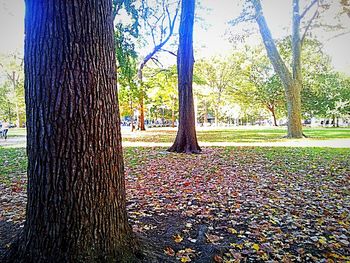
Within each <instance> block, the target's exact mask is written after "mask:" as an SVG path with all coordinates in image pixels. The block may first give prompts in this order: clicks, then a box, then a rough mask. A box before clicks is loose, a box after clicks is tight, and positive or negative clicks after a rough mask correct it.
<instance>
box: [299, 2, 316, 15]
mask: <svg viewBox="0 0 350 263" xmlns="http://www.w3.org/2000/svg"><path fill="white" fill-rule="evenodd" d="M316 3H317V5H319V0H313V1H312V2H311V3H310V4H309V5H308V6H307V7H306V8H305V10H304V11H303V12H302V13H301V15H300V19H303V17H304V16H305V15H306V14H307V12H309V10H310V9H311V8H312V7H313V6H314V5H315V4H316Z"/></svg>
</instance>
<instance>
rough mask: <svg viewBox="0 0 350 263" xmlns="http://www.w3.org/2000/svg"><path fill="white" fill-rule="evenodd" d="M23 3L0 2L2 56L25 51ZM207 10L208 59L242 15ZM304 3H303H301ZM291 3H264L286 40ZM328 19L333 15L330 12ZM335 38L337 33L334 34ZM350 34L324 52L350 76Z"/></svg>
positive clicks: (202, 37)
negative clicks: (230, 25)
mask: <svg viewBox="0 0 350 263" xmlns="http://www.w3.org/2000/svg"><path fill="white" fill-rule="evenodd" d="M23 2H24V1H23V0H0V36H1V37H0V53H8V52H12V51H14V50H19V51H22V50H23V36H24V33H23V32H24V25H23V24H24V23H23V20H24V3H23ZM200 2H201V6H202V7H205V8H204V9H198V10H197V12H198V15H199V16H200V17H202V18H203V19H204V20H205V21H206V22H205V24H206V25H205V29H204V28H203V25H199V24H197V25H195V32H194V38H195V47H196V49H197V56H200V57H209V56H212V55H215V54H227V53H228V52H229V51H231V50H232V49H233V46H232V44H230V43H229V41H228V40H227V37H225V32H226V30H227V29H228V25H227V22H228V21H229V20H231V19H233V18H235V17H237V16H238V15H239V13H240V10H241V8H242V6H241V5H240V4H239V3H240V1H238V0H200ZM301 2H303V1H301ZM290 10H291V0H265V1H263V11H264V13H265V16H266V19H267V22H268V24H269V26H270V28H271V31H272V34H273V35H274V37H279V38H280V37H283V36H285V35H287V34H288V33H289V32H290V31H289V28H290V24H291V12H290ZM328 15H329V19H330V20H331V18H332V16H333V14H332V12H331V11H330V13H329V14H328ZM343 22H344V25H345V26H346V27H348V28H349V29H350V19H349V18H347V19H345V20H344V21H343ZM318 34H319V35H320V36H321V38H323V39H328V38H329V37H330V36H331V35H330V34H329V33H328V34H326V33H318ZM333 34H334V33H333ZM253 39H254V40H253V42H254V43H260V42H261V39H260V36H258V35H257V36H256V37H255V38H253ZM349 46H350V34H347V35H344V36H342V37H338V38H336V39H333V40H331V41H328V42H326V43H325V51H326V53H327V54H329V55H330V56H331V57H332V60H333V64H334V66H335V67H336V69H337V70H341V71H343V72H346V73H348V74H349V75H350V56H349V55H348V50H349V48H348V47H349Z"/></svg>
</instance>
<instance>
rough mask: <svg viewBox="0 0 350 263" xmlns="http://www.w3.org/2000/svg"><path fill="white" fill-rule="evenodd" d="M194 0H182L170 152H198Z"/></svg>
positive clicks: (199, 149)
mask: <svg viewBox="0 0 350 263" xmlns="http://www.w3.org/2000/svg"><path fill="white" fill-rule="evenodd" d="M194 13H195V0H182V4H181V19H180V29H179V33H180V38H179V49H178V53H177V70H178V89H179V127H178V131H177V135H176V139H175V142H174V144H173V145H172V146H171V147H170V148H169V149H168V151H170V152H178V153H181V152H185V153H199V152H200V151H201V148H200V147H199V145H198V142H197V135H196V123H195V114H194V103H193V89H192V84H193V64H194V57H193V24H194Z"/></svg>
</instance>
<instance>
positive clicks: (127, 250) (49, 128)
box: [8, 0, 137, 263]
mask: <svg viewBox="0 0 350 263" xmlns="http://www.w3.org/2000/svg"><path fill="white" fill-rule="evenodd" d="M111 4H112V1H109V0H101V1H94V0H86V1H77V0H75V1H65V0H45V1H33V0H27V1H26V19H25V32H26V37H25V92H26V104H27V110H26V111H27V112H26V113H27V124H28V126H27V134H28V135H27V138H28V145H27V153H28V186H27V190H28V202H27V213H26V222H25V225H24V229H23V232H22V234H21V235H20V237H19V239H18V241H17V242H16V243H15V244H14V245H13V247H12V249H11V252H10V255H9V258H8V259H9V261H10V262H26V263H31V262H35V263H40V262H46V263H47V262H53V263H55V262H136V260H135V256H134V255H135V251H136V249H135V248H136V247H137V246H136V242H135V239H134V237H133V235H132V231H131V228H130V226H129V224H128V220H127V213H126V202H125V186H124V165H123V155H122V146H121V133H120V125H119V124H120V119H119V110H118V99H117V93H116V74H115V72H116V69H115V53H114V43H113V21H112V13H111V11H112V6H111Z"/></svg>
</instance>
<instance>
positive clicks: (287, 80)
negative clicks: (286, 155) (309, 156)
mask: <svg viewBox="0 0 350 263" xmlns="http://www.w3.org/2000/svg"><path fill="white" fill-rule="evenodd" d="M246 3H247V6H246V8H245V10H244V12H243V13H242V15H241V16H240V17H239V18H238V19H236V20H235V22H236V23H237V22H241V21H248V20H255V21H256V23H257V25H258V27H259V31H260V34H261V37H262V40H263V43H264V45H265V48H266V51H267V54H268V57H269V59H270V61H271V63H272V65H273V67H274V70H275V72H276V73H277V75H278V76H279V78H280V79H281V83H282V85H283V87H284V90H285V96H286V101H287V111H288V135H287V137H289V138H301V137H303V132H302V124H301V90H302V86H303V77H302V61H301V53H302V44H303V41H304V39H305V37H306V36H307V34H308V33H309V29H310V27H311V25H312V23H313V22H314V21H315V19H316V18H317V17H318V16H319V14H320V9H321V8H320V7H321V2H320V0H312V1H309V2H308V4H307V5H306V6H305V8H304V9H303V10H302V12H300V6H299V0H293V3H292V30H291V32H292V33H291V39H292V55H291V56H292V59H291V61H292V62H291V70H290V69H289V66H288V65H287V64H286V63H285V61H284V60H283V59H282V57H281V53H280V51H279V50H278V48H277V45H276V41H275V39H274V38H273V37H272V34H271V31H270V29H269V27H268V25H267V22H266V19H265V16H264V14H263V10H262V6H261V2H260V0H247V1H246ZM311 11H313V14H312V15H311V16H310V17H308V16H307V14H308V13H310V12H311ZM303 19H304V21H305V20H306V23H302V22H303ZM301 25H303V26H304V28H302V26H301ZM301 31H303V32H301Z"/></svg>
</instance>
